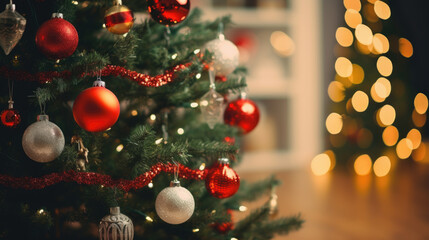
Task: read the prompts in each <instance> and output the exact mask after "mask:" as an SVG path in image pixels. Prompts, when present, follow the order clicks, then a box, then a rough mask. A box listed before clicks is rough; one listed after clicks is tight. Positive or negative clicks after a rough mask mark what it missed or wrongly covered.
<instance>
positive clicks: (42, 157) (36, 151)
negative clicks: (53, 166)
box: [22, 115, 65, 163]
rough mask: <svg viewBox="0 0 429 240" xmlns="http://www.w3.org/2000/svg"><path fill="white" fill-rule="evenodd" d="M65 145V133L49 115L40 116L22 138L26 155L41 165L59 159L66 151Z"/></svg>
mask: <svg viewBox="0 0 429 240" xmlns="http://www.w3.org/2000/svg"><path fill="white" fill-rule="evenodd" d="M64 143H65V141H64V135H63V132H62V131H61V129H60V128H59V127H58V126H57V125H55V123H52V122H50V121H49V117H48V115H38V116H37V122H35V123H33V124H31V125H30V126H28V127H27V129H25V132H24V135H23V136H22V147H23V148H24V152H25V154H27V156H28V157H29V158H31V159H32V160H34V161H36V162H40V163H45V162H50V161H52V160H54V159H55V158H57V157H58V156H59V155H60V154H61V152H62V151H63V149H64Z"/></svg>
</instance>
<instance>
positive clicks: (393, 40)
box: [312, 0, 428, 177]
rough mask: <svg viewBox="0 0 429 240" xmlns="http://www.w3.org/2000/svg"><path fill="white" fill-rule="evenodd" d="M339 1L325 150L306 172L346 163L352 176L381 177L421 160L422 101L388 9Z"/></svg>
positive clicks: (404, 42) (409, 50) (408, 52)
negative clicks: (403, 162)
mask: <svg viewBox="0 0 429 240" xmlns="http://www.w3.org/2000/svg"><path fill="white" fill-rule="evenodd" d="M343 3H344V7H345V9H346V11H345V14H344V20H345V24H346V25H347V26H345V27H338V28H337V31H336V35H335V38H336V40H337V43H338V45H337V47H336V49H335V53H336V55H337V56H338V58H337V60H336V62H335V72H336V76H335V80H334V81H331V82H330V83H329V87H328V91H327V92H328V95H329V98H330V100H331V101H332V103H330V106H331V107H330V109H329V111H330V112H329V113H328V116H327V118H326V122H325V125H326V129H327V131H328V133H329V135H328V136H327V139H326V140H327V142H328V145H329V150H327V151H326V152H324V153H322V154H319V155H317V156H316V157H315V158H314V159H313V161H312V170H313V173H315V174H316V175H323V174H325V173H327V172H328V171H329V170H331V169H333V168H334V167H335V165H342V166H344V165H346V166H351V167H352V168H353V169H354V171H355V172H356V174H358V175H368V174H370V173H371V171H373V172H374V174H375V175H376V176H378V177H382V176H385V175H387V174H389V172H390V171H391V170H392V169H393V168H394V167H395V166H396V165H397V163H398V161H399V160H401V159H408V158H410V157H412V158H413V159H414V160H416V161H421V160H423V158H424V157H425V154H426V146H425V144H423V143H422V134H421V128H423V127H424V125H425V123H426V111H427V107H428V99H427V97H426V95H424V94H423V93H417V94H416V92H417V91H418V89H413V88H412V87H411V86H410V84H408V83H407V82H409V79H408V78H409V77H410V75H411V74H410V73H409V71H407V69H408V64H409V61H408V59H409V58H410V57H412V56H413V46H412V44H411V42H410V41H409V40H408V39H406V38H403V37H400V36H398V29H397V28H395V25H394V24H393V23H392V21H391V9H390V7H389V5H388V4H387V3H386V2H383V1H379V0H368V1H360V0H344V1H343ZM393 17H394V16H393Z"/></svg>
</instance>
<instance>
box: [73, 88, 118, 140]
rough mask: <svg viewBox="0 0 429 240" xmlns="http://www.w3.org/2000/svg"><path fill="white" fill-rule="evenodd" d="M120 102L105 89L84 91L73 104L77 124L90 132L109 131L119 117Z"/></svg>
mask: <svg viewBox="0 0 429 240" xmlns="http://www.w3.org/2000/svg"><path fill="white" fill-rule="evenodd" d="M119 112H120V107H119V101H118V99H117V98H116V96H115V94H113V93H112V92H111V91H110V90H109V89H107V88H105V87H97V86H96V87H91V88H88V89H86V90H84V91H82V92H81V93H80V94H79V96H77V98H76V100H75V101H74V103H73V116H74V120H75V121H76V123H77V124H78V125H79V126H80V127H81V128H83V129H85V130H86V131H89V132H101V131H105V130H107V129H109V128H110V127H112V126H113V124H115V123H116V121H117V120H118V117H119Z"/></svg>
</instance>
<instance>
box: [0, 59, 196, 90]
mask: <svg viewBox="0 0 429 240" xmlns="http://www.w3.org/2000/svg"><path fill="white" fill-rule="evenodd" d="M190 65H191V64H190V63H187V64H179V65H177V66H175V67H173V68H172V69H170V70H166V71H165V72H164V74H160V75H156V76H150V75H148V74H143V73H138V72H136V71H132V70H129V69H126V68H124V67H120V66H115V65H107V66H106V67H104V68H103V69H102V70H101V75H102V76H121V77H124V78H127V79H130V80H132V81H135V82H137V83H138V84H140V85H142V86H145V87H160V86H163V85H165V84H167V83H170V82H172V81H173V80H174V74H175V72H177V71H179V70H183V69H185V68H187V67H189V66H190ZM97 74H98V72H97V71H90V72H83V73H81V74H80V75H79V76H80V77H85V76H93V77H95V76H96V75H97ZM0 75H1V76H3V77H6V78H10V79H14V80H18V81H37V82H39V83H50V82H52V80H53V79H54V78H64V79H67V78H70V77H71V75H72V74H71V71H69V70H64V71H62V72H56V71H49V72H39V73H36V74H31V73H28V72H26V71H21V70H11V69H8V68H6V67H5V66H2V67H0Z"/></svg>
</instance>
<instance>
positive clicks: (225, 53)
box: [204, 33, 240, 77]
mask: <svg viewBox="0 0 429 240" xmlns="http://www.w3.org/2000/svg"><path fill="white" fill-rule="evenodd" d="M204 50H207V51H209V52H210V53H211V54H212V59H213V62H212V64H213V65H212V66H213V68H214V70H215V72H216V76H218V77H225V76H227V75H229V74H230V73H232V72H233V71H234V70H235V69H236V68H237V66H238V63H239V57H240V53H239V51H238V48H237V46H235V45H234V43H232V42H231V41H229V40H226V39H225V36H224V35H223V34H222V33H219V36H218V38H217V39H214V40H211V41H210V42H208V43H206V45H205V46H204Z"/></svg>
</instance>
